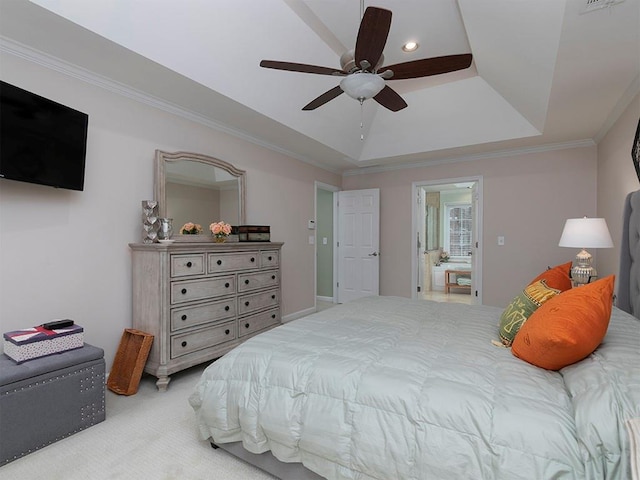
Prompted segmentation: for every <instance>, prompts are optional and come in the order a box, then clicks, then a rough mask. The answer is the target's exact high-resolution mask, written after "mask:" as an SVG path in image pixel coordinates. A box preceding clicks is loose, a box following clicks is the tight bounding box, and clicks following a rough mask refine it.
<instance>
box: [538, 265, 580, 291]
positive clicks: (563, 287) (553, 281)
mask: <svg viewBox="0 0 640 480" xmlns="http://www.w3.org/2000/svg"><path fill="white" fill-rule="evenodd" d="M570 272H571V262H567V263H563V264H562V265H556V266H555V267H553V268H550V269H548V270H546V271H544V272H542V273H541V274H540V275H538V276H537V277H536V278H534V279H533V280H531V282H530V283H529V285H531V284H532V283H535V282H537V281H538V280H545V281H546V282H545V283H546V284H547V286H548V287H549V288H553V289H555V290H560V291H561V292H565V291H567V290H570V289H571V287H572V284H571V276H570Z"/></svg>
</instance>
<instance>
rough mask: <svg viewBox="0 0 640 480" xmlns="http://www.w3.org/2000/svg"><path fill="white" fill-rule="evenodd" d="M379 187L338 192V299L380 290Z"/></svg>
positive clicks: (354, 297)
mask: <svg viewBox="0 0 640 480" xmlns="http://www.w3.org/2000/svg"><path fill="white" fill-rule="evenodd" d="M379 237H380V190H379V189H377V188H372V189H368V190H347V191H341V192H339V193H338V302H339V303H346V302H350V301H351V300H355V299H356V298H360V297H366V296H370V295H378V293H379V271H380V249H379V245H380V238H379Z"/></svg>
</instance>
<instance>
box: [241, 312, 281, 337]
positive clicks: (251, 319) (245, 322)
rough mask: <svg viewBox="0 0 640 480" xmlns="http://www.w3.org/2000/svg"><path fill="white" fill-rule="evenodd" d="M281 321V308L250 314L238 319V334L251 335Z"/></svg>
mask: <svg viewBox="0 0 640 480" xmlns="http://www.w3.org/2000/svg"><path fill="white" fill-rule="evenodd" d="M278 323H280V309H278V308H276V309H275V310H269V311H267V312H262V313H258V314H256V315H250V316H248V317H244V318H241V319H239V320H238V336H239V337H242V336H244V335H249V334H250V333H253V332H257V331H258V330H262V329H263V328H267V327H270V326H271V325H276V324H278Z"/></svg>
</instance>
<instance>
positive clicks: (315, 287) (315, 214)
mask: <svg viewBox="0 0 640 480" xmlns="http://www.w3.org/2000/svg"><path fill="white" fill-rule="evenodd" d="M318 190H325V191H329V192H333V219H332V220H333V237H332V238H331V242H332V243H333V279H332V291H333V296H332V302H333V303H337V302H338V289H337V287H336V285H337V283H338V252H337V241H336V238H337V235H338V192H339V191H340V190H341V188H340V187H338V186H336V185H330V184H328V183H323V182H318V181H314V182H313V192H314V196H313V219H314V221H315V222H316V228H315V229H314V231H313V235H314V237H315V239H314V242H313V307H314V309H316V310H317V309H318V229H317V222H318Z"/></svg>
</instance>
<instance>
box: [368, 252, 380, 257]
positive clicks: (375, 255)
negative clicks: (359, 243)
mask: <svg viewBox="0 0 640 480" xmlns="http://www.w3.org/2000/svg"><path fill="white" fill-rule="evenodd" d="M378 255H380V254H379V253H378V252H373V253H370V254H369V256H370V257H377V256H378Z"/></svg>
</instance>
